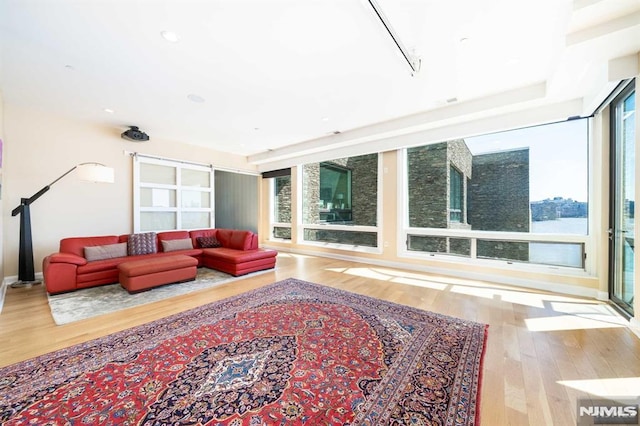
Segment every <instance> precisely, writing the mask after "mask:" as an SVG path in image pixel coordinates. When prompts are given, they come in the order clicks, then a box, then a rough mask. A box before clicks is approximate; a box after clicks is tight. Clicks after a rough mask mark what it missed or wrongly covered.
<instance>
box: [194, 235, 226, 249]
mask: <svg viewBox="0 0 640 426" xmlns="http://www.w3.org/2000/svg"><path fill="white" fill-rule="evenodd" d="M196 241H197V242H198V245H199V246H200V247H201V248H216V247H222V243H220V241H218V240H217V239H216V237H198V238H196Z"/></svg>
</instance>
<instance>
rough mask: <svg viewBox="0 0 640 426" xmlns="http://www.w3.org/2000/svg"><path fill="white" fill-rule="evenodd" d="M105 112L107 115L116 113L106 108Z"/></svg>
mask: <svg viewBox="0 0 640 426" xmlns="http://www.w3.org/2000/svg"><path fill="white" fill-rule="evenodd" d="M103 111H104V112H106V113H107V114H113V113H114V112H115V111H114V110H112V109H111V108H105V109H104V110H103Z"/></svg>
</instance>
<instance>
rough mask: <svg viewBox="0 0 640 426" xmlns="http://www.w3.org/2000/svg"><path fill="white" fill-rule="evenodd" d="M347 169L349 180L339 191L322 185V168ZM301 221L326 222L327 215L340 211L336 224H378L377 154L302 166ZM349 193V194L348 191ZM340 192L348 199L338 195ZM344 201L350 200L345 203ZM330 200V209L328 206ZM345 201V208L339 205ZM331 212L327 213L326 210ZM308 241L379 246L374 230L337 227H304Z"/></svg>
mask: <svg viewBox="0 0 640 426" xmlns="http://www.w3.org/2000/svg"><path fill="white" fill-rule="evenodd" d="M331 166H334V167H336V168H340V169H343V170H345V172H346V171H348V174H349V176H350V182H349V183H348V185H347V184H344V183H343V182H338V183H336V185H337V188H338V189H337V190H335V191H332V192H331V195H330V196H327V194H325V193H323V188H322V187H321V174H322V173H321V168H322V167H331ZM302 173H303V175H302V196H303V209H302V220H303V223H305V224H320V223H323V222H325V221H326V219H323V215H322V214H321V213H323V211H324V212H325V214H327V213H330V214H333V212H337V211H338V210H339V212H338V213H335V214H339V216H336V217H337V219H336V220H332V223H335V224H344V225H359V226H376V224H377V220H378V194H377V192H378V191H377V188H378V155H377V154H369V155H361V156H356V157H348V158H338V159H334V160H331V161H326V162H323V163H312V164H305V165H304V166H303V168H302ZM347 191H348V192H349V194H346V192H347ZM338 194H341V195H342V196H343V197H345V198H341V199H340V198H338ZM345 200H349V201H348V202H346V203H345ZM329 203H331V208H329V207H328V206H329ZM341 204H344V208H339V207H338V206H339V205H341ZM327 211H328V212H327ZM303 238H304V239H305V240H307V241H325V242H335V243H341V244H353V245H363V246H368V247H376V246H377V234H376V233H372V232H350V231H349V232H345V231H335V230H316V229H308V230H305V234H304V237H303Z"/></svg>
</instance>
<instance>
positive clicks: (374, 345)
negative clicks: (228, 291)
mask: <svg viewBox="0 0 640 426" xmlns="http://www.w3.org/2000/svg"><path fill="white" fill-rule="evenodd" d="M486 334H487V326H486V325H484V324H479V323H475V322H471V321H465V320H461V319H457V318H452V317H447V316H444V315H439V314H434V313H431V312H426V311H422V310H419V309H415V308H411V307H407V306H402V305H398V304H393V303H390V302H386V301H383V300H378V299H374V298H370V297H365V296H361V295H357V294H354V293H349V292H345V291H342V290H337V289H333V288H330V287H325V286H321V285H318V284H312V283H308V282H304V281H300V280H296V279H287V280H284V281H280V282H278V283H275V284H271V285H269V286H266V287H263V288H260V289H257V290H253V291H250V292H247V293H244V294H241V295H238V296H235V297H232V298H229V299H225V300H222V301H220V302H216V303H212V304H209V305H206V306H202V307H199V308H196V309H193V310H190V311H187V312H184V313H182V314H178V315H174V316H171V317H168V318H165V319H162V320H160V321H156V322H153V323H149V324H146V325H143V326H140V327H136V328H133V329H130V330H125V331H123V332H120V333H116V334H113V335H110V336H107V337H104V338H101V339H96V340H93V341H90V342H87V343H84V344H81V345H77V346H73V347H70V348H67V349H63V350H60V351H57V352H52V353H50V354H46V355H43V356H41V357H38V358H34V359H32V360H29V361H25V362H21V363H18V364H14V365H11V366H8V367H5V368H3V369H0V420H1V421H2V424H5V425H14V424H37V425H78V424H90V425H98V424H112V425H113V424H118V425H161V424H162V425H169V424H171V425H178V424H180V425H187V424H188V425H205V424H206V425H234V426H240V425H256V426H257V425H284V424H291V425H298V424H308V425H314V426H315V425H474V424H478V411H477V410H478V404H479V402H478V398H479V387H480V378H481V369H482V358H483V354H484V346H485V340H486Z"/></svg>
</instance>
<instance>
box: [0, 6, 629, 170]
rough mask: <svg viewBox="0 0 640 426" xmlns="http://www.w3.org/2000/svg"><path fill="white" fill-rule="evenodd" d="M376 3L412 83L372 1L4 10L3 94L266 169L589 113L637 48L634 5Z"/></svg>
mask: <svg viewBox="0 0 640 426" xmlns="http://www.w3.org/2000/svg"><path fill="white" fill-rule="evenodd" d="M378 4H379V5H380V7H381V8H382V10H383V11H384V13H385V15H386V16H387V18H388V20H389V21H390V23H391V25H392V26H393V28H394V30H395V31H396V33H397V35H398V36H399V39H400V40H401V42H402V44H403V45H405V47H406V48H407V49H408V50H409V51H411V52H412V53H413V54H414V55H415V56H417V57H419V58H420V59H421V69H420V71H419V72H418V73H415V75H412V72H411V69H410V68H409V66H408V65H407V63H406V61H405V60H404V59H403V58H402V56H401V55H400V51H399V50H398V48H397V47H396V46H395V44H394V43H393V41H392V39H391V37H390V36H389V35H388V33H387V32H386V31H385V29H384V27H383V26H382V24H381V23H380V21H379V20H378V18H377V17H376V15H375V13H374V11H373V9H372V7H371V6H370V4H369V3H368V1H367V0H202V1H196V0H164V1H160V0H1V1H0V48H1V49H2V50H1V52H2V57H1V59H2V62H1V65H2V67H1V68H0V88H1V89H2V92H3V96H4V101H5V103H6V104H16V105H23V106H29V107H36V108H40V109H47V110H50V111H53V112H55V113H59V114H63V115H68V116H72V117H74V118H76V119H79V120H86V121H89V122H94V123H96V124H97V125H102V126H109V127H111V128H114V129H118V130H122V131H124V130H125V129H126V128H127V126H129V125H136V126H139V127H140V128H141V130H143V131H145V132H146V133H148V134H149V136H150V137H151V141H150V142H148V143H152V142H153V139H154V138H155V137H157V138H163V139H169V140H176V141H181V142H186V143H190V144H196V145H203V146H208V147H211V148H212V149H215V150H219V151H225V152H231V153H235V154H240V155H245V156H248V159H249V161H250V162H253V163H255V164H263V169H265V168H268V167H269V166H268V165H265V164H268V163H270V162H271V163H272V164H275V162H276V161H277V160H279V159H283V158H287V157H292V156H296V155H300V154H304V153H305V152H317V151H320V150H327V149H335V148H338V147H344V146H348V145H353V144H363V143H371V141H374V140H380V139H381V138H385V137H388V136H393V135H401V134H405V135H406V134H408V133H412V132H416V131H419V130H421V129H425V128H437V127H441V126H446V125H451V124H455V123H456V122H463V121H469V120H471V119H473V118H477V117H481V116H483V115H491V114H494V115H496V114H498V113H499V114H502V115H504V114H508V113H509V112H511V111H523V110H525V111H526V110H527V108H538V109H541V108H542V109H545V108H546V109H549V110H553V106H554V105H555V106H558V105H574V106H575V105H579V107H578V110H579V111H577V114H578V115H585V114H590V113H591V112H592V109H593V108H594V106H595V105H597V103H598V102H599V101H600V100H602V97H603V92H604V91H605V90H608V88H609V87H610V84H611V82H610V80H612V78H611V77H610V76H609V74H610V72H611V69H612V66H611V62H610V61H611V60H614V59H616V58H621V57H624V56H627V55H633V54H637V53H638V52H640V0H573V1H571V0H535V1H524V0H378ZM164 30H169V31H173V32H175V33H176V34H177V35H178V36H179V41H178V42H177V43H170V42H168V41H166V40H164V39H163V38H162V37H161V35H160V33H161V32H162V31H164ZM636 62H637V61H636ZM635 66H636V70H637V67H638V64H637V63H636V64H635ZM631 68H633V66H632V67H631ZM613 80H615V79H613ZM190 94H194V95H197V96H199V97H201V98H203V99H204V102H193V101H191V100H189V99H188V95H190ZM568 102H569V103H568ZM571 102H572V103H571ZM105 109H110V110H112V111H113V112H111V113H108V112H105ZM573 110H575V108H573ZM573 110H572V111H573ZM558 111H565V109H562V108H558ZM560 114H562V113H561V112H560ZM563 118H566V117H563ZM336 132H340V134H335V133H336Z"/></svg>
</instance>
